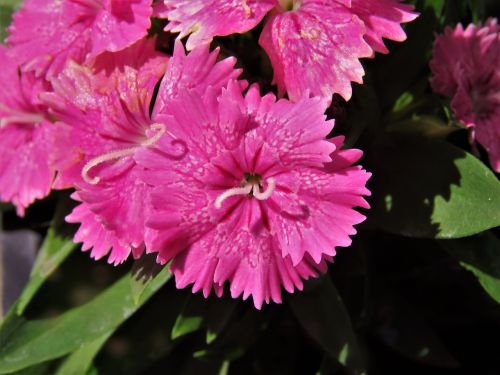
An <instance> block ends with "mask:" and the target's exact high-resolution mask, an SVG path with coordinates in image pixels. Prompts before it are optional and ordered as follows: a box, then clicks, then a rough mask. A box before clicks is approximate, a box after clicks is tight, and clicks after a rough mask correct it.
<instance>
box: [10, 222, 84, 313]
mask: <svg viewBox="0 0 500 375" xmlns="http://www.w3.org/2000/svg"><path fill="white" fill-rule="evenodd" d="M76 247H77V244H75V243H73V242H72V241H71V240H70V239H67V238H64V237H62V236H61V235H59V234H57V233H56V230H55V229H54V228H50V229H49V231H48V233H47V236H46V237H45V240H44V242H43V244H42V247H41V248H40V251H39V252H38V255H37V258H36V261H35V265H34V266H33V269H32V271H31V277H30V280H29V281H28V284H27V285H26V286H25V288H24V290H23V292H22V293H21V296H20V297H19V299H18V302H17V305H16V306H17V313H18V314H19V315H21V314H22V313H23V312H24V309H25V308H26V306H27V305H28V303H29V302H30V301H31V300H32V298H33V297H34V295H35V294H36V292H37V291H38V290H39V289H40V287H41V286H42V284H43V283H44V282H45V280H47V278H48V277H49V276H50V275H51V274H52V273H53V272H54V271H55V270H56V269H57V267H58V266H59V265H60V264H61V263H62V262H63V261H64V260H65V259H66V258H67V257H68V255H69V254H71V252H72V251H73V250H75V249H76Z"/></svg>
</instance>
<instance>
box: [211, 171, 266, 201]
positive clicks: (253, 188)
mask: <svg viewBox="0 0 500 375" xmlns="http://www.w3.org/2000/svg"><path fill="white" fill-rule="evenodd" d="M266 182H267V187H266V190H264V191H261V190H260V189H261V188H262V177H261V176H260V175H258V174H254V173H245V178H244V179H243V181H241V184H240V187H235V188H231V189H227V190H226V191H224V192H223V193H222V194H221V195H219V196H218V197H217V199H216V200H215V203H214V205H215V207H216V208H221V207H222V202H224V201H225V200H226V199H227V198H229V197H234V196H236V195H248V196H249V197H254V198H255V199H258V200H259V201H264V200H266V199H268V198H269V197H270V196H271V194H272V193H273V191H274V189H275V188H276V181H275V180H274V178H272V177H270V178H268V179H267V180H266Z"/></svg>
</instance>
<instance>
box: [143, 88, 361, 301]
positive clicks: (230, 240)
mask: <svg viewBox="0 0 500 375" xmlns="http://www.w3.org/2000/svg"><path fill="white" fill-rule="evenodd" d="M325 107H326V102H325V101H324V100H321V99H319V98H312V99H310V98H305V97H304V98H303V99H301V100H300V101H299V102H297V103H296V104H294V103H292V102H289V101H286V100H280V101H277V102H276V98H275V97H274V96H273V95H266V96H264V97H261V96H260V94H259V90H258V88H257V87H255V86H253V87H251V88H250V89H249V91H248V93H247V94H246V96H245V97H243V96H242V94H241V88H240V87H238V86H237V85H236V84H234V83H231V84H230V85H229V86H228V88H227V89H225V90H223V92H222V95H218V94H217V92H216V90H213V89H210V88H209V89H208V90H207V92H206V93H205V95H202V96H200V95H199V94H198V93H197V92H194V91H192V90H184V91H182V92H179V94H178V97H177V98H176V99H175V100H172V101H170V102H169V103H168V104H167V105H166V106H165V107H164V108H163V110H162V111H161V113H159V114H158V117H157V121H160V119H161V122H162V123H164V124H166V125H167V128H168V133H166V134H165V136H164V137H162V138H161V139H160V140H159V141H158V142H156V143H155V145H154V146H152V147H148V148H142V149H141V150H140V151H139V152H137V153H136V154H135V158H136V161H137V162H138V163H139V164H140V165H141V166H143V167H144V170H143V171H142V172H141V173H142V179H143V181H144V182H145V183H148V184H151V185H152V186H154V190H153V192H152V196H151V203H152V208H151V211H150V213H149V217H148V219H147V221H146V226H147V227H148V230H147V232H146V243H147V248H148V249H149V251H150V252H157V253H158V255H157V261H159V262H160V263H163V264H164V263H166V262H168V261H170V260H171V259H173V262H172V264H171V271H172V272H173V273H174V275H175V278H176V283H177V287H179V288H183V287H185V286H187V285H189V284H194V285H193V292H196V291H199V290H203V294H204V295H205V296H207V295H208V294H209V293H210V292H211V290H212V289H214V291H215V293H216V294H217V295H221V293H222V290H223V285H224V283H225V282H226V281H229V283H230V290H231V295H232V296H233V297H234V298H236V297H238V296H239V295H241V294H242V293H243V298H245V299H246V298H247V297H248V296H250V295H251V296H252V297H253V300H254V304H255V306H256V307H257V308H260V307H261V305H262V303H263V302H264V301H266V302H269V301H270V300H273V301H275V302H280V301H281V286H283V287H284V288H285V289H286V290H287V291H289V292H293V290H294V289H295V288H298V289H302V280H303V279H307V278H308V277H311V276H317V275H318V273H319V272H325V271H326V262H327V261H331V260H332V257H333V256H334V255H335V248H336V247H339V246H349V245H350V243H351V239H350V237H349V236H350V235H353V234H355V233H356V230H355V229H354V227H353V225H355V224H358V223H360V222H362V221H363V220H364V216H363V215H361V214H360V213H358V212H356V211H355V210H354V209H353V207H356V206H358V207H365V208H368V204H367V202H366V201H365V199H364V198H363V196H364V195H369V191H368V190H367V189H366V187H365V184H366V182H367V180H368V178H369V176H370V174H369V173H367V172H366V171H364V170H363V169H362V168H361V167H359V166H353V165H352V164H353V163H355V162H356V161H357V160H358V159H359V158H360V157H361V152H360V151H358V150H340V146H341V143H342V139H341V138H340V137H338V138H335V139H333V140H331V141H328V140H325V137H326V135H327V134H328V133H329V132H330V131H331V129H332V126H333V121H325V116H324V114H323V113H324V110H325ZM179 145H183V147H184V148H185V149H186V152H187V156H186V157H185V158H184V159H183V161H182V162H178V161H175V160H172V159H171V158H169V157H166V156H165V155H170V154H174V153H175V152H178V151H177V148H178V147H179Z"/></svg>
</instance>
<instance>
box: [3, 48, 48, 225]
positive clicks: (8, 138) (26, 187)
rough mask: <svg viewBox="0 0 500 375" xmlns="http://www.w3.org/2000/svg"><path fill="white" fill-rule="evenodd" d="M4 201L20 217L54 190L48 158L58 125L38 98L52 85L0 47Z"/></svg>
mask: <svg viewBox="0 0 500 375" xmlns="http://www.w3.org/2000/svg"><path fill="white" fill-rule="evenodd" d="M0 82H2V89H1V90H0V199H1V200H2V201H8V202H11V203H12V204H14V205H15V206H16V208H17V214H18V215H19V216H24V213H25V209H26V207H28V206H29V205H30V204H31V203H33V202H34V201H35V200H36V199H41V198H44V197H45V196H46V195H47V194H48V193H49V192H50V189H51V187H52V181H53V179H54V174H55V171H54V169H53V168H52V166H51V165H50V163H49V159H48V157H47V155H50V152H51V149H52V146H51V144H52V135H53V132H54V124H52V123H51V121H50V116H49V114H48V112H47V108H46V107H45V106H44V105H43V104H42V103H41V101H40V100H39V98H38V95H39V94H40V93H41V92H43V91H46V90H48V89H49V87H50V85H49V84H48V82H46V81H45V80H43V79H38V78H36V77H35V75H34V74H33V73H29V72H21V71H19V69H18V64H17V62H16V61H15V60H14V59H12V58H11V57H10V56H9V54H8V49H7V48H6V47H5V46H3V45H0Z"/></svg>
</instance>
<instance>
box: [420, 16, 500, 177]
mask: <svg viewBox="0 0 500 375" xmlns="http://www.w3.org/2000/svg"><path fill="white" fill-rule="evenodd" d="M430 66H431V69H432V72H433V78H432V81H431V83H432V87H433V89H434V91H435V92H437V93H440V94H443V95H446V96H449V97H452V102H451V107H452V109H453V112H454V114H455V116H456V118H457V119H458V120H459V121H461V122H463V123H464V124H465V125H466V126H467V127H468V128H469V129H470V139H471V142H472V143H473V144H474V142H478V143H479V144H481V145H482V146H483V147H484V149H485V150H486V151H487V152H488V154H489V158H490V163H491V165H492V167H493V169H494V170H495V171H496V172H500V28H499V26H498V23H497V20H496V19H490V20H488V21H487V22H486V23H485V24H484V25H478V26H476V25H473V24H471V25H469V26H467V27H466V28H465V29H464V28H463V26H462V25H460V24H459V25H457V26H456V27H455V29H451V28H447V29H446V30H445V32H444V34H443V35H440V36H438V37H437V38H436V42H435V44H434V57H433V59H432V61H431V63H430Z"/></svg>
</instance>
